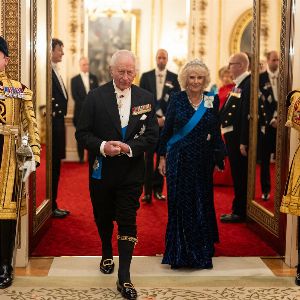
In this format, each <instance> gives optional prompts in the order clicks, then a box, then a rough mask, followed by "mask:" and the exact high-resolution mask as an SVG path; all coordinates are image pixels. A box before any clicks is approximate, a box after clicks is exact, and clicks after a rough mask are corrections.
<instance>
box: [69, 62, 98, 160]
mask: <svg viewBox="0 0 300 300" xmlns="http://www.w3.org/2000/svg"><path fill="white" fill-rule="evenodd" d="M79 68H80V73H79V74H78V75H76V76H74V77H73V78H72V79H71V91H72V97H73V99H74V102H75V107H74V115H73V123H74V126H75V128H76V127H77V122H78V120H79V117H80V113H81V108H82V106H83V103H84V100H85V97H86V95H87V93H88V92H89V91H90V90H93V89H95V88H96V87H98V79H97V77H96V75H94V74H91V73H90V72H89V60H88V58H87V57H81V58H80V60H79ZM77 152H78V156H79V162H80V163H83V162H84V148H83V147H82V146H81V145H80V144H79V143H77Z"/></svg>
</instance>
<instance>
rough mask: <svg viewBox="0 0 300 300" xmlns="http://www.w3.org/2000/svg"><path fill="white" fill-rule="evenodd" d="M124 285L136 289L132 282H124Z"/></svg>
mask: <svg viewBox="0 0 300 300" xmlns="http://www.w3.org/2000/svg"><path fill="white" fill-rule="evenodd" d="M123 286H124V287H125V288H131V289H134V286H133V284H132V283H130V282H124V283H123Z"/></svg>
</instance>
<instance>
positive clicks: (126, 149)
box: [119, 142, 130, 153]
mask: <svg viewBox="0 0 300 300" xmlns="http://www.w3.org/2000/svg"><path fill="white" fill-rule="evenodd" d="M119 146H120V148H121V153H129V152H130V149H129V146H128V145H127V144H125V143H122V142H119Z"/></svg>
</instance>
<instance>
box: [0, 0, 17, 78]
mask: <svg viewBox="0 0 300 300" xmlns="http://www.w3.org/2000/svg"><path fill="white" fill-rule="evenodd" d="M1 5H2V6H1V27H2V32H3V36H4V38H5V39H6V41H7V43H8V48H9V58H10V62H9V64H8V66H7V68H6V71H7V73H8V74H9V76H10V77H11V78H13V79H15V80H19V81H20V79H21V17H22V16H21V0H4V1H2V2H1Z"/></svg>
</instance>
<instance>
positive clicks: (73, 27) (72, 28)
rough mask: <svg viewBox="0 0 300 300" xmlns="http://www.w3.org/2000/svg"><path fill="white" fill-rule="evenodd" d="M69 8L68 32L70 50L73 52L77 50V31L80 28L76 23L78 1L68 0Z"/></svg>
mask: <svg viewBox="0 0 300 300" xmlns="http://www.w3.org/2000/svg"><path fill="white" fill-rule="evenodd" d="M69 6H70V7H71V9H70V22H69V34H70V47H69V49H70V52H71V53H72V54H75V53H76V52H77V47H76V41H77V37H78V36H77V31H78V29H80V27H79V25H78V17H77V11H78V1H77V0H69Z"/></svg>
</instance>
